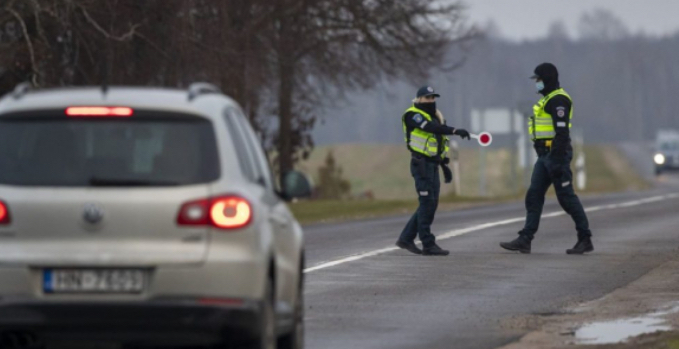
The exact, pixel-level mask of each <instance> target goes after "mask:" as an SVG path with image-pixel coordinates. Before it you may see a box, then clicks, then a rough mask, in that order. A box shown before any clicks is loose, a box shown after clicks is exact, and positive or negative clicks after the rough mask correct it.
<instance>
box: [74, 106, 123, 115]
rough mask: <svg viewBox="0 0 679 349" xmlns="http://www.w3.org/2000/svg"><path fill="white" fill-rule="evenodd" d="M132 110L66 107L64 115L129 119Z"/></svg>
mask: <svg viewBox="0 0 679 349" xmlns="http://www.w3.org/2000/svg"><path fill="white" fill-rule="evenodd" d="M132 114H133V110H132V108H128V107H68V108H66V115H67V116H71V117H97V116H113V117H116V116H118V117H129V116H132Z"/></svg>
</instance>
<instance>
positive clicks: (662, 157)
mask: <svg viewBox="0 0 679 349" xmlns="http://www.w3.org/2000/svg"><path fill="white" fill-rule="evenodd" d="M653 161H655V163H656V165H662V164H664V163H665V155H662V154H655V156H654V157H653Z"/></svg>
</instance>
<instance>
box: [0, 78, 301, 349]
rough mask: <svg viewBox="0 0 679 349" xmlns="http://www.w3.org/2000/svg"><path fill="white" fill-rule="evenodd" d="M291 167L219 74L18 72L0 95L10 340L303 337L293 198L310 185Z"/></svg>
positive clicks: (3, 330)
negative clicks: (112, 76)
mask: <svg viewBox="0 0 679 349" xmlns="http://www.w3.org/2000/svg"><path fill="white" fill-rule="evenodd" d="M284 182H285V183H283V185H284V188H282V190H280V191H277V189H276V186H275V184H274V178H273V176H272V174H271V172H270V170H269V164H268V161H267V159H266V156H265V153H264V152H263V151H262V149H261V146H260V144H259V141H258V140H257V137H256V135H255V133H254V132H253V131H252V129H251V127H250V126H249V124H248V122H247V120H246V118H245V117H244V116H243V113H242V112H241V109H240V108H239V106H238V105H237V104H236V103H235V102H234V101H233V100H232V99H230V98H228V97H226V96H224V95H223V94H221V93H219V91H218V90H217V89H216V88H215V87H214V86H212V85H209V84H194V85H191V87H190V88H189V89H188V90H171V89H152V88H126V87H118V88H116V87H111V88H108V89H102V88H94V87H93V88H69V89H53V90H37V91H30V90H28V89H27V88H26V86H20V87H18V88H17V89H16V90H15V92H13V93H11V94H8V95H7V96H5V97H4V98H3V99H2V100H0V347H5V346H4V343H39V344H42V343H49V344H50V345H51V344H52V343H54V345H62V346H63V345H66V346H67V347H69V348H70V346H68V345H70V344H63V343H73V342H72V341H74V340H86V341H87V343H89V344H91V343H106V344H109V343H115V344H116V345H122V346H123V347H128V346H130V347H134V348H137V347H144V346H153V347H154V348H156V347H159V346H166V345H171V346H172V347H175V346H182V345H187V346H191V347H194V346H199V345H205V346H210V347H211V348H213V347H224V348H226V347H230V346H231V345H233V344H237V345H245V346H246V347H251V348H266V349H271V348H275V347H276V344H278V348H302V346H303V345H302V341H303V325H304V324H303V314H302V311H303V303H302V296H303V291H302V286H303V281H302V280H303V278H302V275H303V268H304V250H303V246H304V245H303V236H302V229H301V228H300V225H299V224H298V222H297V221H296V220H295V219H294V217H293V215H292V214H291V212H290V211H289V209H288V207H287V206H286V204H285V203H284V200H283V199H284V198H286V199H287V198H292V197H301V196H306V195H309V194H310V187H309V182H308V180H307V179H306V177H304V176H303V175H302V174H300V173H297V172H291V173H289V174H287V176H286V177H285V180H284ZM276 342H278V343H276ZM32 347H33V346H31V348H32ZM48 347H49V346H48Z"/></svg>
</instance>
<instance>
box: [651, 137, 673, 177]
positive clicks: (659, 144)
mask: <svg viewBox="0 0 679 349" xmlns="http://www.w3.org/2000/svg"><path fill="white" fill-rule="evenodd" d="M653 162H654V163H655V174H656V175H660V174H661V173H662V172H664V171H666V170H677V169H679V132H676V131H660V132H658V135H657V137H656V141H655V154H654V155H653Z"/></svg>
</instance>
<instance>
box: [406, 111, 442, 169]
mask: <svg viewBox="0 0 679 349" xmlns="http://www.w3.org/2000/svg"><path fill="white" fill-rule="evenodd" d="M408 112H415V113H418V114H421V115H422V116H424V118H425V119H427V121H428V122H431V120H432V118H431V115H429V114H427V113H426V112H425V111H423V110H421V109H418V108H415V106H412V107H410V108H408V109H406V111H405V113H403V116H402V117H401V123H402V124H403V134H404V135H405V141H406V145H407V146H408V149H410V150H411V151H414V152H417V153H420V154H424V155H426V156H428V157H432V158H433V157H441V158H445V157H446V155H447V154H448V150H450V147H449V146H448V142H449V140H448V137H447V136H445V135H441V141H442V142H443V144H441V146H440V147H439V142H438V140H437V139H436V135H435V134H433V133H429V132H427V131H425V130H423V129H420V128H414V129H412V130H408V127H407V126H406V120H405V117H406V114H407V113H408Z"/></svg>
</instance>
